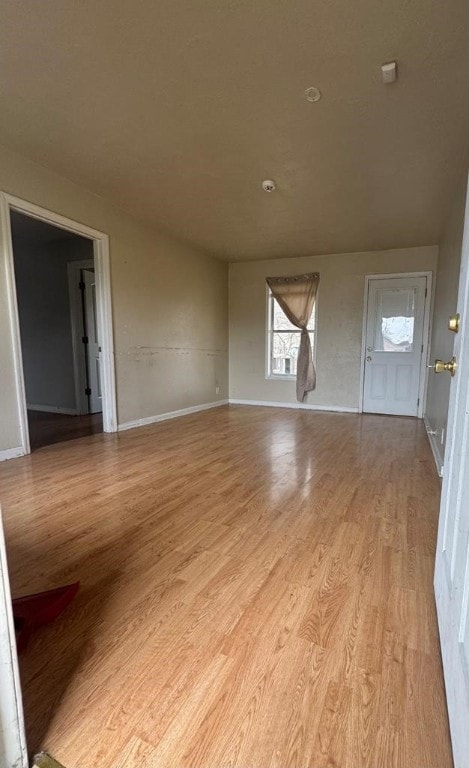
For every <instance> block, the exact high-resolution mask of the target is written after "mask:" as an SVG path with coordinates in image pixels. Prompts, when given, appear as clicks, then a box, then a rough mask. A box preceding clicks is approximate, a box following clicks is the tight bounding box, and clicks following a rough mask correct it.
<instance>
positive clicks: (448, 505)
mask: <svg viewBox="0 0 469 768" xmlns="http://www.w3.org/2000/svg"><path fill="white" fill-rule="evenodd" d="M468 222H469V206H468V204H467V203H466V218H465V226H464V238H463V250H462V255H461V273H460V281H459V297H458V308H457V309H458V312H459V313H460V316H461V319H460V324H459V331H458V333H457V334H456V336H455V339H454V355H455V358H456V364H457V369H456V375H455V376H454V378H453V379H452V380H451V390H450V401H449V411H448V427H447V442H446V450H445V462H444V472H443V486H442V493H441V507H440V521H439V529H438V544H437V553H436V564H435V595H436V603H437V612H438V625H439V630H440V642H441V652H442V657H443V669H444V675H445V684H446V697H447V702H448V714H449V720H450V727H451V739H452V743H453V756H454V765H455V768H467V766H468V765H469V618H468V606H469V274H468V266H469V231H468V229H469V223H468ZM448 333H449V331H448ZM439 375H442V376H448V375H449V374H448V373H442V374H439Z"/></svg>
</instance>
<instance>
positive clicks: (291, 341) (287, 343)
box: [271, 331, 301, 376]
mask: <svg viewBox="0 0 469 768" xmlns="http://www.w3.org/2000/svg"><path fill="white" fill-rule="evenodd" d="M300 336H301V334H300V331H292V332H290V333H276V332H275V331H274V332H273V334H272V366H271V372H272V373H274V374H277V375H282V374H283V375H292V376H295V375H296V361H297V358H298V350H299V346H300Z"/></svg>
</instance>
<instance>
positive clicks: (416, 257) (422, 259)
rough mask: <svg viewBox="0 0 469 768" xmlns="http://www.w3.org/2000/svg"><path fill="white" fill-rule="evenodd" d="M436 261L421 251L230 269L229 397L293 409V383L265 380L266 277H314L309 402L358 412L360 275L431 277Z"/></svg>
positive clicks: (432, 249) (432, 253) (432, 250)
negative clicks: (313, 378)
mask: <svg viewBox="0 0 469 768" xmlns="http://www.w3.org/2000/svg"><path fill="white" fill-rule="evenodd" d="M437 257H438V248H437V247H436V246H426V247H421V248H408V249H400V250H392V251H376V252H367V253H348V254H337V255H333V256H314V257H313V256H311V257H305V258H293V259H277V260H274V261H257V262H249V263H241V264H231V265H230V397H231V398H233V399H241V400H259V401H271V402H272V401H273V402H282V403H294V402H296V398H295V382H294V381H275V380H266V378H265V321H266V287H265V278H266V276H268V275H272V276H274V275H294V274H298V273H301V272H312V271H317V272H319V273H320V276H321V282H320V286H319V294H318V305H317V313H318V314H317V329H318V330H317V350H316V367H317V387H316V390H315V391H314V392H310V393H309V395H308V397H307V402H308V403H310V404H315V405H320V406H325V407H327V406H332V407H341V408H351V409H356V408H357V407H358V401H359V390H360V354H361V342H362V322H363V294H364V277H365V275H366V274H375V273H377V274H380V273H391V272H415V271H418V270H431V271H435V269H436V265H437Z"/></svg>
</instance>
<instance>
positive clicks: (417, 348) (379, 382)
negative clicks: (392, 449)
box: [363, 276, 427, 416]
mask: <svg viewBox="0 0 469 768" xmlns="http://www.w3.org/2000/svg"><path fill="white" fill-rule="evenodd" d="M426 291H427V278H426V277H425V276H423V277H410V276H409V277H405V276H404V277H392V278H389V277H388V278H386V277H384V278H372V279H370V280H369V283H368V305H367V317H366V334H365V342H366V349H365V361H364V366H365V369H364V383H363V410H364V411H365V412H367V413H387V414H393V415H399V416H417V414H418V406H419V391H420V375H421V374H420V371H421V363H422V352H423V330H424V319H425V297H426Z"/></svg>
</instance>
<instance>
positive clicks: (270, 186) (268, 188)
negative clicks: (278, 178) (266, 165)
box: [262, 179, 276, 192]
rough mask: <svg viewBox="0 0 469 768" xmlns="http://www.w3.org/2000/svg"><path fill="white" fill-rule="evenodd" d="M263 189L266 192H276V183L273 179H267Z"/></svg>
mask: <svg viewBox="0 0 469 768" xmlns="http://www.w3.org/2000/svg"><path fill="white" fill-rule="evenodd" d="M262 189H263V190H264V192H274V190H275V189H276V184H275V181H272V179H265V181H263V182H262Z"/></svg>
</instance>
